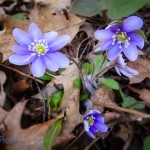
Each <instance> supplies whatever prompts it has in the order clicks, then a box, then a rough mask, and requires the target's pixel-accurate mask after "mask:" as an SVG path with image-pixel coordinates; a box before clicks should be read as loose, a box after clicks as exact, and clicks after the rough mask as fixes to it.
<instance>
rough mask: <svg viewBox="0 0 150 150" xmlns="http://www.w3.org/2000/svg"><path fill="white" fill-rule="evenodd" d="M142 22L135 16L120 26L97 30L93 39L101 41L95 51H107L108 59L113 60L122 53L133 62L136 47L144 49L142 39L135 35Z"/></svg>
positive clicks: (135, 55) (135, 56)
mask: <svg viewBox="0 0 150 150" xmlns="http://www.w3.org/2000/svg"><path fill="white" fill-rule="evenodd" d="M142 26H143V21H142V19H141V18H139V17H137V16H131V17H128V18H127V19H125V20H124V21H123V22H122V23H120V24H113V25H109V26H108V27H107V28H106V29H103V30H97V31H96V32H95V34H94V35H95V38H96V39H98V40H100V41H103V44H102V45H101V46H100V47H97V48H96V49H97V50H108V59H109V60H110V61H112V60H115V59H116V58H117V56H118V55H119V54H120V53H121V52H123V53H124V54H125V56H126V57H127V58H128V59H129V60H131V61H135V60H136V59H137V57H138V49H137V46H138V47H140V48H141V49H142V48H143V47H144V39H143V37H142V36H141V35H140V34H138V33H136V31H137V30H139V29H141V27H142Z"/></svg>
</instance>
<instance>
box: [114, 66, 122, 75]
mask: <svg viewBox="0 0 150 150" xmlns="http://www.w3.org/2000/svg"><path fill="white" fill-rule="evenodd" d="M115 69H116V71H117V73H118V74H119V75H120V76H121V72H120V68H119V67H115Z"/></svg>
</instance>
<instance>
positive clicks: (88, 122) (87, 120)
mask: <svg viewBox="0 0 150 150" xmlns="http://www.w3.org/2000/svg"><path fill="white" fill-rule="evenodd" d="M84 128H85V131H86V132H87V133H88V134H89V136H90V137H91V138H95V136H94V134H93V133H96V132H98V131H100V132H107V131H108V127H107V126H106V125H105V123H104V118H103V117H102V116H100V112H99V111H98V110H90V112H89V113H88V114H86V115H85V117H84Z"/></svg>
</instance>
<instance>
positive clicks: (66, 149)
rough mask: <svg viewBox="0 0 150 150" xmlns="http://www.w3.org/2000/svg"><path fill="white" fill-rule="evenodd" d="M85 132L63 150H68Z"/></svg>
mask: <svg viewBox="0 0 150 150" xmlns="http://www.w3.org/2000/svg"><path fill="white" fill-rule="evenodd" d="M84 132H85V130H83V131H82V132H81V133H80V134H79V135H78V136H77V137H76V138H75V139H74V140H73V141H72V142H71V143H70V144H69V145H68V146H67V147H66V148H65V150H68V149H69V148H70V147H71V146H72V145H73V144H74V143H75V142H76V141H77V140H78V139H79V138H80V137H81V136H82V135H83V133H84Z"/></svg>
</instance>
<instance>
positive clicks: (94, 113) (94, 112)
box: [84, 110, 101, 118]
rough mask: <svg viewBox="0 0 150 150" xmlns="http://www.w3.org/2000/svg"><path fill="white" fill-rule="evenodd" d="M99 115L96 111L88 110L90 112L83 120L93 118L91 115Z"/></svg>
mask: <svg viewBox="0 0 150 150" xmlns="http://www.w3.org/2000/svg"><path fill="white" fill-rule="evenodd" d="M100 113H101V112H100V111H98V110H90V112H89V113H87V114H86V115H85V117H84V118H87V117H91V116H93V115H99V114H100Z"/></svg>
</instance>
